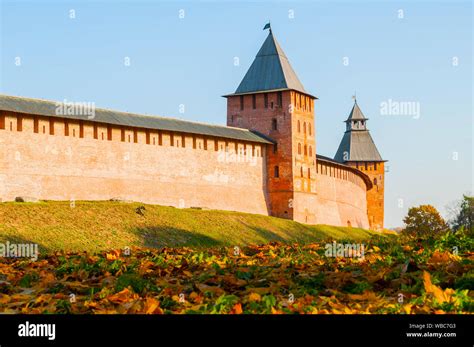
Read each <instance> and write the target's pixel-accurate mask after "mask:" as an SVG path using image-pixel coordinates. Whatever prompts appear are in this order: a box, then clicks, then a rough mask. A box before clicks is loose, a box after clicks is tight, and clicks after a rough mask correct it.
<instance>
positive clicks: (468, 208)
mask: <svg viewBox="0 0 474 347" xmlns="http://www.w3.org/2000/svg"><path fill="white" fill-rule="evenodd" d="M449 224H450V225H451V227H452V228H453V230H455V231H457V230H460V229H462V228H463V229H465V230H468V231H470V232H473V231H474V197H472V196H467V195H464V196H463V199H462V200H461V201H460V202H459V204H458V206H457V208H456V212H455V216H454V218H453V219H452V220H451V221H450V223H449Z"/></svg>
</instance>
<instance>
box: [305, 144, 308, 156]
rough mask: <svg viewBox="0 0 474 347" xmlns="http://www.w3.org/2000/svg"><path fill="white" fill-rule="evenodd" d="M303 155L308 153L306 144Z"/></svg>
mask: <svg viewBox="0 0 474 347" xmlns="http://www.w3.org/2000/svg"><path fill="white" fill-rule="evenodd" d="M304 155H305V156H306V155H308V147H307V146H306V145H304Z"/></svg>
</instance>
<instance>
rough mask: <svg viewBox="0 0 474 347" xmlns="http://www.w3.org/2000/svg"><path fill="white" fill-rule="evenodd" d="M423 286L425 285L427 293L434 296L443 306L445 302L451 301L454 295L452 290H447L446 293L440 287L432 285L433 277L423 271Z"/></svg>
mask: <svg viewBox="0 0 474 347" xmlns="http://www.w3.org/2000/svg"><path fill="white" fill-rule="evenodd" d="M423 284H424V285H425V291H426V292H427V293H431V294H433V296H434V297H435V299H436V300H438V302H439V303H441V304H442V303H444V302H449V301H451V295H452V294H453V293H454V291H453V290H452V289H450V288H447V289H446V290H445V291H443V290H442V289H441V288H440V287H438V286H436V285H434V284H433V283H431V276H430V274H429V273H428V272H426V271H423Z"/></svg>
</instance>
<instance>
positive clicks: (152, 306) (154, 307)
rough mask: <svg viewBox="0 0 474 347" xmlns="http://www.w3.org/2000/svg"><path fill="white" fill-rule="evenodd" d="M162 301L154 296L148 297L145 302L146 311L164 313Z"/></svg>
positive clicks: (147, 312) (148, 312)
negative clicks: (161, 307) (161, 306)
mask: <svg viewBox="0 0 474 347" xmlns="http://www.w3.org/2000/svg"><path fill="white" fill-rule="evenodd" d="M159 306H160V302H159V301H158V300H156V299H154V298H147V299H146V302H145V308H144V310H145V313H146V314H152V313H163V311H162V310H161V309H160V307H159Z"/></svg>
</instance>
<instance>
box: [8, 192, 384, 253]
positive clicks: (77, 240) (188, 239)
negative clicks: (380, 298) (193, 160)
mask: <svg viewBox="0 0 474 347" xmlns="http://www.w3.org/2000/svg"><path fill="white" fill-rule="evenodd" d="M139 206H144V208H145V209H144V210H143V211H142V212H143V213H142V214H140V213H137V208H138V207H139ZM374 234H377V233H375V232H372V231H368V230H364V229H359V228H346V227H334V226H327V225H314V226H309V225H304V224H300V223H297V222H293V221H289V220H284V219H279V218H274V217H268V216H261V215H255V214H248V213H239V212H228V211H216V210H197V209H178V208H173V207H165V206H157V205H145V204H141V203H123V202H110V201H94V202H92V201H77V202H76V203H75V205H74V206H71V205H70V203H69V202H66V201H64V202H56V201H55V202H53V201H47V202H39V203H14V202H7V203H0V242H6V241H7V240H9V241H10V242H17V243H30V242H34V243H37V244H39V246H40V249H41V250H42V251H43V252H44V251H55V250H71V251H91V252H95V251H101V250H107V249H113V248H123V247H127V246H128V247H132V246H145V247H180V246H190V247H198V248H200V247H212V246H236V245H237V246H242V245H249V244H263V243H267V242H271V241H280V242H285V243H290V242H299V243H308V242H315V241H320V240H325V239H328V240H351V241H357V240H365V239H368V238H370V237H371V236H372V235H374Z"/></svg>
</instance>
